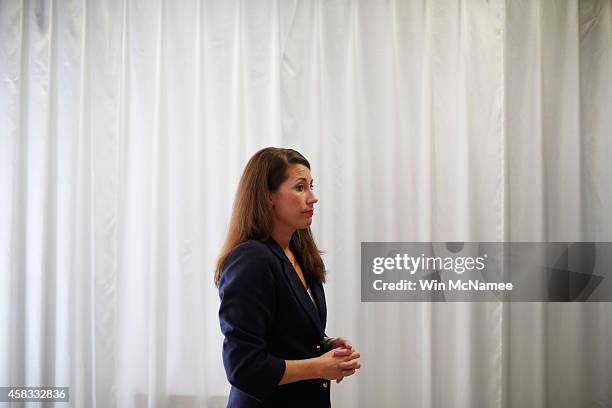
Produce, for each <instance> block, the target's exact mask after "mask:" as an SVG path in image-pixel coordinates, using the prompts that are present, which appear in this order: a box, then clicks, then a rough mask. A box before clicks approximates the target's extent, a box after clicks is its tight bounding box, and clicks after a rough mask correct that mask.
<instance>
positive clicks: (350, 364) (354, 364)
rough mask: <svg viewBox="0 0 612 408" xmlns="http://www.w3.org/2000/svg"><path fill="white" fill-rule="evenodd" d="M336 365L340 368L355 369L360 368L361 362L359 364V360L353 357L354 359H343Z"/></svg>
mask: <svg viewBox="0 0 612 408" xmlns="http://www.w3.org/2000/svg"><path fill="white" fill-rule="evenodd" d="M338 367H340V369H342V370H357V369H359V368H361V364H359V360H357V359H355V360H349V361H344V362H342V363H340V364H338Z"/></svg>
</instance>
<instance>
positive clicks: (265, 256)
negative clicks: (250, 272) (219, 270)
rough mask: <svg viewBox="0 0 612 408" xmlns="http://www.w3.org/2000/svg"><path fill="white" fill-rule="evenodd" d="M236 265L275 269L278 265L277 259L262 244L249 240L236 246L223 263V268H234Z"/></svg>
mask: <svg viewBox="0 0 612 408" xmlns="http://www.w3.org/2000/svg"><path fill="white" fill-rule="evenodd" d="M237 263H238V264H250V266H257V267H270V268H271V269H275V267H276V266H277V265H278V259H277V258H276V256H275V255H274V254H273V253H272V250H271V249H270V248H268V246H267V245H266V244H265V243H264V242H261V241H256V240H249V241H245V242H242V243H240V244H238V245H236V247H235V248H234V249H232V251H231V252H230V253H229V255H228V257H227V259H226V261H225V266H224V268H226V267H228V266H230V265H234V266H235V265H236V264H237Z"/></svg>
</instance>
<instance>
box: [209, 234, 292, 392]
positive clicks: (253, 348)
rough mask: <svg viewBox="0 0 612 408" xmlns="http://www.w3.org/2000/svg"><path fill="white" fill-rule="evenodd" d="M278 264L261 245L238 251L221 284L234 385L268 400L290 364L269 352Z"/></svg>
mask: <svg viewBox="0 0 612 408" xmlns="http://www.w3.org/2000/svg"><path fill="white" fill-rule="evenodd" d="M272 268H274V265H273V264H272V260H271V259H270V258H269V257H267V256H266V254H265V252H262V248H258V247H256V246H255V244H246V245H242V246H239V247H237V248H236V249H235V250H234V251H233V252H232V253H231V254H230V256H229V257H228V258H227V261H226V262H225V265H224V267H223V272H222V274H221V279H220V282H219V296H220V298H221V306H220V308H219V321H220V324H221V331H222V333H223V335H224V336H225V340H224V341H223V365H224V366H225V372H226V374H227V379H228V380H229V382H230V384H232V385H233V386H234V387H236V388H238V389H239V390H240V391H242V392H245V393H247V394H249V395H251V396H252V397H254V398H256V399H258V400H260V401H263V400H264V399H265V397H266V396H267V395H268V394H269V393H270V392H272V391H273V389H274V388H275V387H276V386H277V385H278V383H279V382H280V380H281V378H282V377H283V375H284V373H285V360H284V359H282V358H278V357H275V356H272V355H271V354H270V353H269V352H268V350H267V346H268V345H267V341H266V332H267V330H268V328H269V327H270V325H271V323H272V319H273V318H274V314H275V308H276V295H275V285H274V274H273V270H272Z"/></svg>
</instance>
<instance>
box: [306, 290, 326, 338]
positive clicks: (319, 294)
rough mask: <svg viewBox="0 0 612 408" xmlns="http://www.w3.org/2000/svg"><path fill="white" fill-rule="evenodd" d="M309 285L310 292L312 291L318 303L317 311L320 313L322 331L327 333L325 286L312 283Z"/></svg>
mask: <svg viewBox="0 0 612 408" xmlns="http://www.w3.org/2000/svg"><path fill="white" fill-rule="evenodd" d="M309 285H310V290H311V291H312V297H313V298H314V300H315V302H316V303H317V310H318V312H319V321H320V322H321V329H322V330H323V331H325V325H326V324H327V307H326V305H325V303H326V302H325V292H324V291H323V286H322V285H321V284H320V283H318V282H310V283H309ZM311 303H312V302H311Z"/></svg>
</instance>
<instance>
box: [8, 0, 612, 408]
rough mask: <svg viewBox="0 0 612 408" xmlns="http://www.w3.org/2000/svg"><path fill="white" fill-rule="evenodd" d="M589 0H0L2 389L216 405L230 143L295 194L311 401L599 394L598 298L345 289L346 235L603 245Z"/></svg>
mask: <svg viewBox="0 0 612 408" xmlns="http://www.w3.org/2000/svg"><path fill="white" fill-rule="evenodd" d="M611 106H612V2H611V1H609V0H581V1H577V0H568V1H552V0H541V1H514V0H505V1H504V0H489V1H476V0H469V1H456V2H449V1H446V0H433V1H424V2H416V1H400V0H389V1H365V0H362V1H357V0H344V1H340V0H330V1H321V0H317V1H297V0H294V1H285V0H276V1H274V0H249V1H241V0H236V1H213V0H205V1H196V0H181V1H168V0H153V1H144V0H114V1H94V0H69V1H57V0H53V1H52V0H49V1H27V0H23V1H17V0H5V1H1V2H0V327H1V329H0V330H1V333H3V335H2V336H0V386H5V385H6V386H7V385H14V386H26V385H28V386H36V385H58V386H69V387H71V406H75V407H80V406H93V407H95V406H99V407H113V406H120V407H143V406H179V405H180V406H184V407H195V406H207V407H215V406H224V398H226V396H227V393H228V391H229V385H228V383H227V381H226V379H225V378H224V371H223V366H222V362H221V342H222V336H221V332H220V329H219V321H218V316H217V312H218V307H219V300H218V294H217V291H216V288H215V287H214V285H213V269H214V264H215V261H216V256H217V254H218V251H219V249H220V247H221V244H222V241H223V239H224V234H225V232H226V227H227V222H228V219H229V214H230V211H231V205H232V200H233V194H234V192H235V189H236V185H237V182H238V178H239V176H240V173H241V171H242V168H243V166H244V164H245V163H246V161H247V159H248V158H249V157H250V156H251V155H252V154H253V153H254V152H255V151H257V150H258V149H259V148H261V147H264V146H270V145H274V146H284V147H293V148H296V149H298V150H299V151H300V152H301V153H303V154H304V155H305V156H306V157H307V158H308V159H309V160H310V162H311V164H312V170H313V176H314V183H315V188H316V191H317V194H318V196H319V198H320V203H319V204H318V209H317V212H316V215H315V218H314V223H313V232H314V235H315V237H316V238H317V242H318V244H319V246H320V247H321V248H322V249H323V250H325V251H326V254H325V255H324V261H325V263H326V266H327V269H328V283H327V285H326V288H325V290H326V295H327V302H328V325H327V330H326V332H327V333H328V334H330V335H332V336H338V335H342V336H345V337H347V338H349V339H350V340H351V341H352V342H353V343H354V344H355V345H356V346H357V347H358V348H359V350H360V351H361V352H362V355H363V357H362V366H363V368H362V369H361V370H360V371H359V372H358V374H357V375H355V376H353V377H351V378H348V379H346V380H345V381H343V382H342V383H341V384H339V385H335V384H333V385H332V400H333V405H334V406H335V407H372V406H380V407H402V406H414V407H456V408H463V407H466V408H467V407H500V408H507V407H517V408H519V407H521V408H522V407H531V406H533V407H540V406H546V407H568V408H569V407H571V408H574V407H605V406H610V405H612V318H611V316H612V306H611V305H610V303H591V304H563V303H548V304H546V303H515V304H510V303H361V302H360V264H359V259H360V257H359V256H360V255H359V254H360V252H359V251H360V242H361V241H611V240H612V211H610V208H612V189H611V188H610V186H612V166H611V165H610V162H611V159H612V156H611V152H612V138H611V137H610V135H612V115H611V111H610V107H611Z"/></svg>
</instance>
